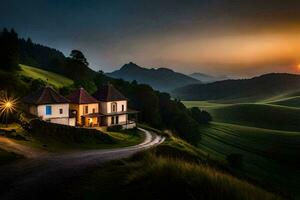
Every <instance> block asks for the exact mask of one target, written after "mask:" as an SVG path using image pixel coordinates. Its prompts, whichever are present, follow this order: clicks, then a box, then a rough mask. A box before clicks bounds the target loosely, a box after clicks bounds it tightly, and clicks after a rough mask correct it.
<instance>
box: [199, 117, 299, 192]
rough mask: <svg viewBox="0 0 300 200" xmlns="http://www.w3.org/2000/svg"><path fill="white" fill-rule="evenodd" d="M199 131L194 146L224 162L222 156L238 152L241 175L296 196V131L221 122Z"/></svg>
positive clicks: (297, 178) (224, 159)
mask: <svg viewBox="0 0 300 200" xmlns="http://www.w3.org/2000/svg"><path fill="white" fill-rule="evenodd" d="M201 132H202V135H201V140H199V143H198V147H199V148H200V149H201V150H202V151H205V152H207V153H209V155H210V157H211V158H214V159H217V160H221V161H223V162H226V156H228V155H230V154H240V155H241V156H242V159H243V161H242V162H243V165H242V169H241V173H242V174H246V176H248V177H250V178H253V179H255V180H256V181H258V182H259V183H261V184H262V185H268V186H269V187H270V186H271V188H273V189H275V190H277V191H283V192H284V193H286V194H290V193H292V194H295V195H297V196H299V195H300V188H299V187H298V183H299V181H300V168H299V167H300V165H299V162H298V159H297V158H298V157H299V153H300V132H298V133H295V132H286V131H274V130H267V129H260V128H254V127H246V126H238V125H232V124H224V123H212V124H211V125H209V126H206V127H202V128H201Z"/></svg>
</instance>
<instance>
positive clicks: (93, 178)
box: [64, 151, 281, 200]
mask: <svg viewBox="0 0 300 200" xmlns="http://www.w3.org/2000/svg"><path fill="white" fill-rule="evenodd" d="M64 192H65V193H64V195H65V196H66V197H68V198H74V199H149V200H150V199H151V200H152V199H206V200H211V199H213V200H218V199H220V200H221V199H222V200H224V199H230V200H241V199H249V200H251V199H253V200H257V199H264V200H271V199H281V198H280V197H279V196H276V195H273V194H271V193H268V192H266V191H264V190H262V189H260V188H258V187H255V186H253V185H251V184H249V183H247V182H245V181H242V180H239V179H237V178H234V177H233V176H231V175H228V174H225V173H222V172H220V171H217V170H215V169H213V168H210V167H209V166H207V165H203V164H199V163H195V162H187V161H186V160H181V159H174V158H172V157H170V156H168V157H166V156H157V155H156V153H154V152H153V151H152V152H150V151H148V152H146V153H141V154H137V155H135V156H133V157H132V158H130V159H127V160H120V161H114V162H111V163H108V164H106V165H104V166H102V167H100V168H98V169H96V170H94V171H92V172H89V173H86V174H85V175H84V176H82V177H81V179H80V180H79V181H77V182H74V181H73V182H72V183H71V184H70V185H68V188H67V189H66V190H64Z"/></svg>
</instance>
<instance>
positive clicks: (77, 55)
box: [70, 49, 89, 66]
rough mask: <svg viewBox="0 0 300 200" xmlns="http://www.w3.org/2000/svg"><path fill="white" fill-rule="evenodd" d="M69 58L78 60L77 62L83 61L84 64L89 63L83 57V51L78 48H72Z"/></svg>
mask: <svg viewBox="0 0 300 200" xmlns="http://www.w3.org/2000/svg"><path fill="white" fill-rule="evenodd" d="M70 58H71V59H73V60H76V61H79V62H81V63H83V64H84V65H86V66H88V65H89V63H88V61H87V59H86V58H85V56H84V55H83V53H82V52H81V51H79V50H76V49H74V50H72V51H71V54H70Z"/></svg>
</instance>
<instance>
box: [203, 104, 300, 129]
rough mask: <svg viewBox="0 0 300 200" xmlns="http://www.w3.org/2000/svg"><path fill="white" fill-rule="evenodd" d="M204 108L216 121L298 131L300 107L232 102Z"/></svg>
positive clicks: (299, 127)
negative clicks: (231, 103)
mask: <svg viewBox="0 0 300 200" xmlns="http://www.w3.org/2000/svg"><path fill="white" fill-rule="evenodd" d="M205 109H206V110H208V111H209V112H210V113H211V114H212V116H213V119H214V121H217V122H225V123H231V124H238V125H245V126H253V127H260V128H267V129H276V130H287V131H300V126H299V122H300V109H298V108H290V107H285V106H277V105H270V104H233V105H226V106H218V107H210V108H205Z"/></svg>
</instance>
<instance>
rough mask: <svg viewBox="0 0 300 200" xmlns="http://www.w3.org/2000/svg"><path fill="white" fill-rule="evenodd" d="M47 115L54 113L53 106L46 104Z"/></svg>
mask: <svg viewBox="0 0 300 200" xmlns="http://www.w3.org/2000/svg"><path fill="white" fill-rule="evenodd" d="M46 115H52V107H51V106H46Z"/></svg>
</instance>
